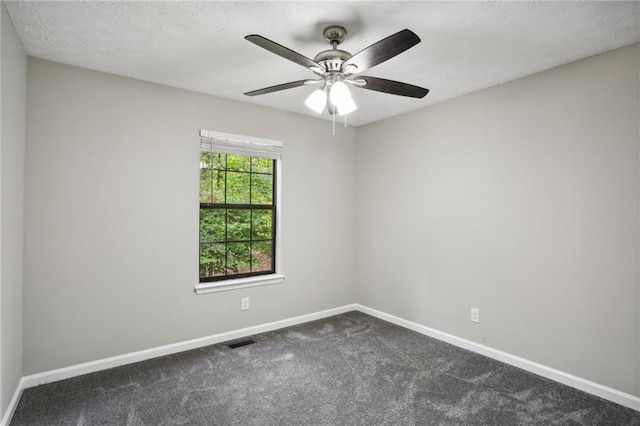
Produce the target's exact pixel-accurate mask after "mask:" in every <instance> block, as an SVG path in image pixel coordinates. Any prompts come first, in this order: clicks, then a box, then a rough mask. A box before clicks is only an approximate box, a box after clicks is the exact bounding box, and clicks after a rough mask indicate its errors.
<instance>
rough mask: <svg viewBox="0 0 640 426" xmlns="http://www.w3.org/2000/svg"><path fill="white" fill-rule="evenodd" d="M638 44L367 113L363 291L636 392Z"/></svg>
mask: <svg viewBox="0 0 640 426" xmlns="http://www.w3.org/2000/svg"><path fill="white" fill-rule="evenodd" d="M638 51H639V49H638V45H637V44H636V45H633V46H630V47H626V48H622V49H619V50H615V51H612V52H609V53H605V54H603V55H599V56H595V57H592V58H589V59H585V60H582V61H579V62H576V63H572V64H569V65H566V66H563V67H560V68H556V69H553V70H550V71H547V72H543V73H541V74H537V75H534V76H531V77H528V78H524V79H521V80H517V81H514V82H511V83H508V84H504V85H501V86H498V87H494V88H490V89H487V90H484V91H481V92H477V93H474V94H471V95H468V96H464V97H461V98H458V99H455V100H451V101H448V102H445V103H442V104H439V105H435V106H433V107H430V108H426V109H423V110H420V111H417V112H414V113H411V114H406V115H403V116H399V117H397V118H393V119H389V120H386V121H382V122H378V123H375V124H372V125H369V126H366V127H363V128H360V129H359V132H358V135H357V137H358V183H357V187H358V198H357V203H356V205H357V211H358V218H359V221H358V226H359V228H358V262H359V265H358V271H359V279H358V282H359V291H358V302H360V303H363V304H364V305H367V306H369V307H372V308H375V309H379V310H382V311H384V312H387V313H390V314H394V315H397V316H399V317H402V318H405V319H408V320H411V321H415V322H417V323H419V324H423V325H425V326H428V327H432V328H434V329H437V330H441V331H444V332H447V333H450V334H453V335H456V336H459V337H462V338H465V339H469V340H472V341H476V342H480V343H482V342H483V339H484V341H486V342H487V343H486V344H487V345H488V346H491V347H494V348H497V349H499V350H503V351H506V352H508V353H511V354H514V355H518V356H521V357H523V358H526V359H529V360H532V361H535V362H539V363H541V364H543V365H547V366H550V367H553V368H556V369H559V370H562V371H565V372H568V373H571V374H574V375H577V376H579V377H583V378H586V379H588V380H592V381H594V382H596V383H600V384H603V385H606V386H610V387H612V388H615V389H618V390H621V391H623V392H627V393H630V394H632V395H636V396H640V376H639V370H638V369H639V366H638V360H639V359H640V350H639V348H640V340H639V336H640V319H639V317H638V315H639V312H640V306H639V281H638V256H639V252H638V241H639V229H638V222H639V211H638V202H639V195H638V194H639V189H640V188H639V167H638V163H639V146H638V144H639V139H640V138H639V128H638V125H639V124H638V119H639V113H640V111H639V106H638V103H639V95H638V87H639V86H638V71H639V63H638V56H639V55H638ZM471 307H477V308H480V310H481V312H480V313H481V315H480V317H481V323H480V324H474V323H471V322H470V321H469V314H470V308H471Z"/></svg>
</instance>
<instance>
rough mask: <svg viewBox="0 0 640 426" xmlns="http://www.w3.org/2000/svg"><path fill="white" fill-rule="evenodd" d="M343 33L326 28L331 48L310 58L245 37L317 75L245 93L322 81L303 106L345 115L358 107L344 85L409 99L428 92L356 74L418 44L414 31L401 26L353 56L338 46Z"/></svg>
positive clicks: (283, 88) (269, 43) (279, 89)
mask: <svg viewBox="0 0 640 426" xmlns="http://www.w3.org/2000/svg"><path fill="white" fill-rule="evenodd" d="M346 36H347V30H346V29H344V28H343V27H341V26H338V25H332V26H329V27H327V28H325V30H324V32H323V37H324V40H325V41H326V42H327V43H329V44H331V49H328V50H324V51H322V52H320V53H318V54H317V55H316V56H315V57H314V58H313V60H311V59H309V58H307V57H306V56H303V55H301V54H300V53H297V52H294V51H293V50H291V49H289V48H287V47H284V46H282V45H280V44H278V43H276V42H273V41H271V40H269V39H267V38H264V37H262V36H259V35H257V34H252V35H248V36H246V37H245V39H246V40H248V41H250V42H252V43H254V44H256V45H257V46H260V47H262V48H263V49H266V50H268V51H270V52H272V53H275V54H276V55H278V56H281V57H283V58H285V59H287V60H289V61H291V62H294V63H296V64H298V65H301V66H303V67H305V68H308V69H309V70H310V71H312V72H313V73H315V74H316V75H317V76H318V78H317V79H315V80H312V79H309V80H298V81H292V82H290V83H284V84H278V85H276V86H270V87H265V88H263V89H258V90H253V91H251V92H246V93H245V95H247V96H257V95H264V94H267V93H273V92H278V91H281V90H286V89H292V88H295V87H301V86H307V85H312V84H322V88H319V89H317V90H315V91H313V92H312V93H311V94H310V95H309V97H307V99H306V100H305V105H307V106H308V107H309V108H311V109H312V110H313V111H315V112H316V113H318V114H320V113H322V111H323V110H325V108H326V110H327V111H328V112H329V114H331V115H334V114H338V115H347V114H350V113H351V112H353V111H355V110H356V109H357V106H356V103H355V101H354V100H353V97H352V96H351V92H350V91H349V89H348V87H347V84H350V85H352V86H355V87H360V88H362V89H367V90H373V91H376V92H382V93H388V94H393V95H398V96H406V97H411V98H423V97H424V96H426V94H427V93H429V89H425V88H423V87H419V86H414V85H412V84H408V83H402V82H399V81H393V80H386V79H383V78H378V77H369V76H361V75H357V74H359V73H361V72H363V71H365V70H367V69H369V68H372V67H374V66H376V65H378V64H381V63H382V62H385V61H386V60H388V59H391V58H393V57H394V56H396V55H398V54H400V53H402V52H404V51H405V50H407V49H409V48H411V47H413V46H415V45H416V44H418V43H420V38H419V37H418V36H417V35H416V34H415V33H413V32H412V31H410V30H408V29H404V30H402V31H399V32H397V33H395V34H392V35H390V36H389V37H386V38H384V39H382V40H380V41H378V42H376V43H374V44H372V45H371V46H369V47H366V48H365V49H363V50H361V51H360V52H358V53H356V54H355V55H352V54H351V53H349V52H347V51H344V50H340V49H338V45H339V44H341V43H342V42H343V41H344V40H345V38H346Z"/></svg>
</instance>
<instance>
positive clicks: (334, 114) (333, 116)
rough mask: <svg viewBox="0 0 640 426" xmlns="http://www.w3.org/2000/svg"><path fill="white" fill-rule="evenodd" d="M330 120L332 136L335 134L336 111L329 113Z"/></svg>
mask: <svg viewBox="0 0 640 426" xmlns="http://www.w3.org/2000/svg"><path fill="white" fill-rule="evenodd" d="M331 121H332V122H333V136H335V135H336V113H335V111H334V112H333V114H331Z"/></svg>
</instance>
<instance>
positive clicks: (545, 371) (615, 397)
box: [356, 304, 640, 411]
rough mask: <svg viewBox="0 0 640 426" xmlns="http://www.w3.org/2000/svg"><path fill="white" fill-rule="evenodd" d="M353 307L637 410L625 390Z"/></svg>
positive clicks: (635, 401)
mask: <svg viewBox="0 0 640 426" xmlns="http://www.w3.org/2000/svg"><path fill="white" fill-rule="evenodd" d="M356 309H357V310H358V311H360V312H363V313H365V314H369V315H371V316H374V317H376V318H380V319H382V320H385V321H388V322H390V323H393V324H396V325H399V326H401V327H404V328H408V329H409V330H413V331H416V332H418V333H420V334H424V335H426V336H429V337H433V338H435V339H438V340H442V341H444V342H447V343H450V344H452V345H454V346H458V347H460V348H464V349H467V350H470V351H472V352H476V353H479V354H481V355H485V356H488V357H489V358H493V359H497V360H498V361H501V362H504V363H505V364H510V365H513V366H515V367H518V368H522V369H523V370H526V371H529V372H531V373H534V374H537V375H539V376H542V377H546V378H548V379H551V380H554V381H556V382H559V383H562V384H564V385H567V386H571V387H573V388H576V389H580V390H581V391H584V392H587V393H590V394H592V395H596V396H599V397H600V398H603V399H606V400H609V401H612V402H615V403H616V404H620V405H623V406H625V407H628V408H631V409H633V410H637V411H640V398H638V397H636V396H633V395H630V394H628V393H625V392H621V391H619V390H616V389H612V388H610V387H607V386H603V385H600V384H598V383H594V382H591V381H589V380H586V379H583V378H581V377H577V376H574V375H571V374H568V373H565V372H563V371H560V370H556V369H554V368H551V367H547V366H545V365H542V364H538V363H536V362H533V361H529V360H527V359H524V358H520V357H518V356H515V355H511V354H509V353H507V352H502V351H499V350H497V349H493V348H490V347H488V346H485V345H481V344H479V343H475V342H472V341H470V340H466V339H463V338H461V337H457V336H454V335H452V334H448V333H443V332H442V331H438V330H435V329H433V328H429V327H426V326H424V325H421V324H418V323H415V322H412V321H408V320H406V319H403V318H399V317H396V316H394V315H390V314H387V313H385V312H381V311H378V310H376V309H372V308H369V307H366V306H362V305H359V304H356Z"/></svg>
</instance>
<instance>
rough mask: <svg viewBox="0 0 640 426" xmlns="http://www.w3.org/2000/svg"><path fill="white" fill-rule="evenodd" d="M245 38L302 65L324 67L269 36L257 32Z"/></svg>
mask: <svg viewBox="0 0 640 426" xmlns="http://www.w3.org/2000/svg"><path fill="white" fill-rule="evenodd" d="M245 40H248V41H250V42H251V43H253V44H255V45H257V46H260V47H262V48H263V49H266V50H268V51H269V52H271V53H275V54H276V55H278V56H282V57H283V58H285V59H288V60H290V61H291V62H295V63H296V64H298V65H302V66H303V67H305V68H312V69H320V70H322V67H321V66H320V65H319V64H318V63H317V62H314V61H312V60H311V59H309V58H307V57H306V56H303V55H301V54H299V53H298V52H294V51H293V50H291V49H289V48H288V47H284V46H282V45H280V44H278V43H276V42H275V41H271V40H269V39H268V38H264V37H262V36H259V35H257V34H251V35H248V36H246V37H245Z"/></svg>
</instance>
